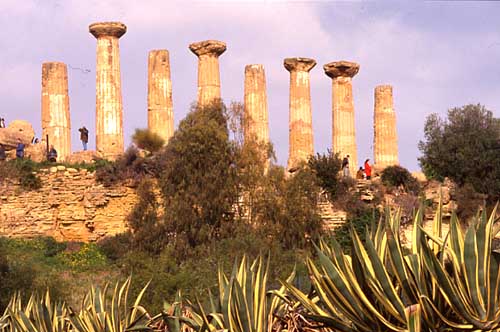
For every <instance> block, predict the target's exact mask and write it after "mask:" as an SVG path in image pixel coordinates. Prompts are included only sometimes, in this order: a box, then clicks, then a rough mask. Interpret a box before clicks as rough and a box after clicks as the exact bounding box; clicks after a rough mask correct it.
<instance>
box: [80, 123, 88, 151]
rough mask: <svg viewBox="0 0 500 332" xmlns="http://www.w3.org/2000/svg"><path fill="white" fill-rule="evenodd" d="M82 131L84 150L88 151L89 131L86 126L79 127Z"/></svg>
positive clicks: (81, 137)
mask: <svg viewBox="0 0 500 332" xmlns="http://www.w3.org/2000/svg"><path fill="white" fill-rule="evenodd" d="M78 131H79V132H80V139H81V140H82V144H83V151H87V143H88V142H89V131H88V129H87V128H85V126H83V127H82V128H80V129H78Z"/></svg>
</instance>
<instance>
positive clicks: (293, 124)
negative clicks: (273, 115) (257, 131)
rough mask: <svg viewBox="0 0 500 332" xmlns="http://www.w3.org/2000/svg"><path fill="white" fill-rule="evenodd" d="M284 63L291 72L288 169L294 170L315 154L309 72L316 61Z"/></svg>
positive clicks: (289, 60) (290, 60)
mask: <svg viewBox="0 0 500 332" xmlns="http://www.w3.org/2000/svg"><path fill="white" fill-rule="evenodd" d="M283 64H284V66H285V68H286V70H288V71H289V72H290V104H289V109H290V117H289V154H288V170H289V171H292V172H293V171H294V170H295V169H296V168H297V166H298V165H299V164H300V163H301V162H303V161H307V159H308V158H309V157H310V156H311V155H313V154H314V146H313V130H312V111H311V87H310V80H309V72H310V71H311V69H313V68H314V66H316V61H315V60H313V59H309V58H286V59H285V60H284V63H283Z"/></svg>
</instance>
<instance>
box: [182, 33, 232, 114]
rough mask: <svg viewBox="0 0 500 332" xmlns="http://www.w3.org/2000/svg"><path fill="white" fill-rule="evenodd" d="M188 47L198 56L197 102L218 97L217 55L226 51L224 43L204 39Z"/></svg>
mask: <svg viewBox="0 0 500 332" xmlns="http://www.w3.org/2000/svg"><path fill="white" fill-rule="evenodd" d="M189 49H190V50H191V52H193V53H194V54H196V55H197V56H198V104H199V105H206V104H209V103H211V102H212V101H214V100H216V99H220V96H221V95H220V73H219V56H220V55H221V54H222V53H224V51H226V43H224V42H221V41H217V40H205V41H201V42H197V43H192V44H191V45H189Z"/></svg>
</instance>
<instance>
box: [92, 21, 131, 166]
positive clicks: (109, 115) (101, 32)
mask: <svg viewBox="0 0 500 332" xmlns="http://www.w3.org/2000/svg"><path fill="white" fill-rule="evenodd" d="M89 31H90V33H91V34H92V35H93V36H94V37H96V38H97V65H96V126H95V131H96V150H97V151H98V152H100V153H102V155H103V157H104V158H108V159H116V158H117V157H118V156H119V155H121V154H122V153H123V104H122V88H121V77H120V48H119V45H118V38H120V37H121V36H123V35H124V34H125V32H127V27H126V26H125V24H123V23H120V22H101V23H94V24H91V25H90V26H89Z"/></svg>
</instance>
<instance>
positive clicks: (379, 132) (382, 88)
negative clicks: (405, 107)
mask: <svg viewBox="0 0 500 332" xmlns="http://www.w3.org/2000/svg"><path fill="white" fill-rule="evenodd" d="M373 149H374V155H375V167H376V168H377V169H383V168H385V167H387V166H393V165H398V164H399V158H398V136H397V130H396V113H395V112H394V105H393V99H392V86H390V85H379V86H377V87H375V107H374V115H373Z"/></svg>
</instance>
